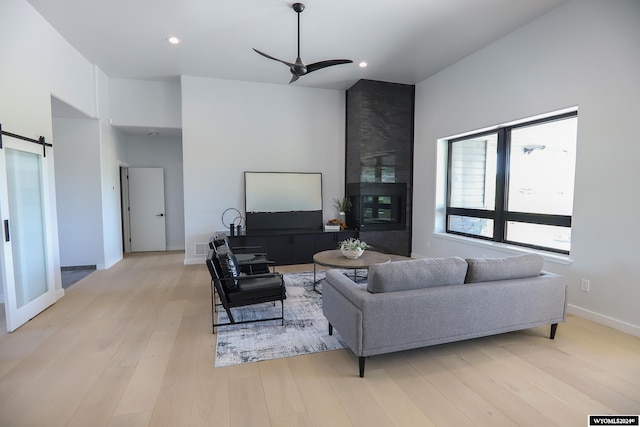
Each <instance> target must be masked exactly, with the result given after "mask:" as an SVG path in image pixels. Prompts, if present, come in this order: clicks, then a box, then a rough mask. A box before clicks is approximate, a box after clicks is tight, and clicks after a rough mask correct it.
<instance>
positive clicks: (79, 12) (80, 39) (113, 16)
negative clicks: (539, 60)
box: [28, 0, 566, 90]
mask: <svg viewBox="0 0 640 427" xmlns="http://www.w3.org/2000/svg"><path fill="white" fill-rule="evenodd" d="M28 1H29V2H30V3H31V4H32V5H33V7H34V8H35V9H36V10H37V11H38V12H39V13H40V14H41V15H42V16H44V18H45V19H46V20H47V21H49V22H50V23H51V24H52V25H53V26H54V27H55V28H56V29H57V30H58V31H59V32H60V34H62V36H64V37H65V38H66V39H67V40H68V41H69V42H70V43H71V44H72V45H73V46H74V47H75V48H76V49H77V50H78V51H79V52H80V53H81V54H83V55H84V56H85V57H86V58H87V59H88V60H89V61H90V62H91V63H94V64H97V65H98V66H99V67H100V68H101V69H102V70H103V71H104V72H105V73H106V74H107V75H108V76H110V77H119V78H132V79H163V80H164V79H171V78H176V77H177V76H179V75H191V76H201V77H212V78H222V79H235V80H244V81H253V82H264V83H274V84H285V85H286V84H288V82H289V79H290V77H291V75H290V74H289V70H288V68H287V67H286V66H285V65H283V64H281V63H278V62H276V61H272V60H269V59H267V58H264V57H262V56H260V55H258V54H257V53H255V52H254V51H253V50H252V48H256V49H258V50H261V51H263V52H265V53H267V54H269V55H271V56H274V57H277V58H280V59H284V60H287V61H290V62H294V61H295V58H296V53H297V52H296V50H297V45H296V43H297V17H296V13H295V12H294V11H293V10H292V9H291V4H292V3H293V2H288V1H284V0H244V1H241V2H240V1H233V0H227V1H220V0H173V1H169V0H56V1H51V0H28ZM303 2H304V1H303ZM565 2H566V0H393V1H392V0H348V1H347V0H322V1H320V0H308V1H306V2H304V3H305V5H306V9H305V11H304V12H303V13H302V14H301V57H302V60H303V62H305V63H307V64H308V63H313V62H317V61H322V60H326V59H342V58H346V59H352V60H353V61H354V64H347V65H338V66H335V67H330V68H326V69H323V70H319V71H316V72H314V73H311V74H308V75H306V76H304V77H302V78H301V79H300V80H298V81H297V82H295V83H293V84H292V85H296V86H308V87H316V88H328V89H339V90H343V89H348V88H349V87H350V86H352V85H353V84H354V83H355V82H356V81H358V80H359V79H362V78H366V79H372V80H382V81H391V82H397V83H409V84H415V83H419V82H420V81H422V80H424V79H426V78H428V77H430V76H432V75H433V74H435V73H437V72H439V71H441V70H443V69H444V68H446V67H448V66H449V65H451V64H453V63H455V62H457V61H458V60H460V59H462V58H464V57H465V56H467V55H469V54H471V53H473V52H475V51H477V50H478V49H480V48H482V47H484V46H486V45H488V44H490V43H491V42H493V41H495V40H497V39H498V38H500V37H502V36H504V35H505V34H507V33H509V32H511V31H513V30H514V29H516V28H518V27H520V26H522V25H524V24H526V23H528V22H530V21H532V20H533V19H535V18H537V17H539V16H541V15H543V14H544V13H546V12H548V11H550V10H551V9H553V8H555V7H557V6H559V5H560V4H562V3H565ZM170 35H175V36H177V37H179V38H180V39H181V40H182V43H181V44H180V45H177V46H174V45H170V44H169V43H167V41H166V38H167V37H168V36H170ZM360 61H366V62H367V63H368V64H369V66H368V67H367V68H365V69H361V68H359V67H358V65H357V64H358V63H359V62H360Z"/></svg>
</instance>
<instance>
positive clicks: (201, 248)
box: [196, 243, 209, 256]
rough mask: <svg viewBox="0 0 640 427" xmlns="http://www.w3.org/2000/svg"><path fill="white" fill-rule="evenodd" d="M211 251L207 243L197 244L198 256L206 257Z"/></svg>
mask: <svg viewBox="0 0 640 427" xmlns="http://www.w3.org/2000/svg"><path fill="white" fill-rule="evenodd" d="M208 250H209V245H208V244H206V243H196V255H202V256H206V255H207V252H208Z"/></svg>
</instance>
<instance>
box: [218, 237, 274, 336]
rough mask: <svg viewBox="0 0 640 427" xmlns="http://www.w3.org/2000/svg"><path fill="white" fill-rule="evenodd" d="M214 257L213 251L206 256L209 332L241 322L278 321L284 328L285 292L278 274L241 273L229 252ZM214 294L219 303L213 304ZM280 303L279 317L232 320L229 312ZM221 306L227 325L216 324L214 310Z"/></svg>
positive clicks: (231, 314)
mask: <svg viewBox="0 0 640 427" xmlns="http://www.w3.org/2000/svg"><path fill="white" fill-rule="evenodd" d="M221 252H222V251H220V252H219V253H218V254H216V251H214V250H213V249H211V250H209V253H208V255H207V267H208V268H209V273H210V274H211V315H212V317H213V333H214V334H215V333H216V327H217V326H226V325H235V324H242V323H253V322H262V321H267V320H281V325H284V300H285V299H286V298H287V295H286V294H287V292H286V288H285V285H284V279H283V277H282V274H279V273H263V274H253V275H245V274H241V273H240V272H239V270H238V268H237V265H234V260H233V259H234V256H233V253H225V254H223V253H221ZM216 294H217V296H218V300H219V302H216ZM276 301H280V308H281V310H280V312H281V315H280V316H279V317H270V318H261V319H255V320H245V321H236V320H235V319H234V317H233V313H232V312H231V309H232V308H234V307H243V306H247V305H253V304H261V303H265V302H273V303H274V304H275V302H276ZM219 306H222V307H224V309H225V311H226V313H227V317H228V318H229V322H227V323H217V322H216V316H215V313H216V312H217V307H219Z"/></svg>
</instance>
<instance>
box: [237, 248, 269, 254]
mask: <svg viewBox="0 0 640 427" xmlns="http://www.w3.org/2000/svg"><path fill="white" fill-rule="evenodd" d="M261 248H262V246H232V247H231V250H232V251H247V250H250V249H251V250H254V249H261ZM256 255H266V253H260V254H256Z"/></svg>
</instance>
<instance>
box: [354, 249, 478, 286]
mask: <svg viewBox="0 0 640 427" xmlns="http://www.w3.org/2000/svg"><path fill="white" fill-rule="evenodd" d="M466 273H467V263H466V262H465V260H463V259H462V258H460V257H449V258H427V259H415V260H408V261H397V262H390V263H387V264H374V265H372V266H371V267H369V277H368V279H367V282H368V283H367V290H368V291H369V292H371V293H380V292H396V291H408V290H413V289H421V288H430V287H433V286H448V285H462V284H463V283H464V278H465V274H466Z"/></svg>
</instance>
